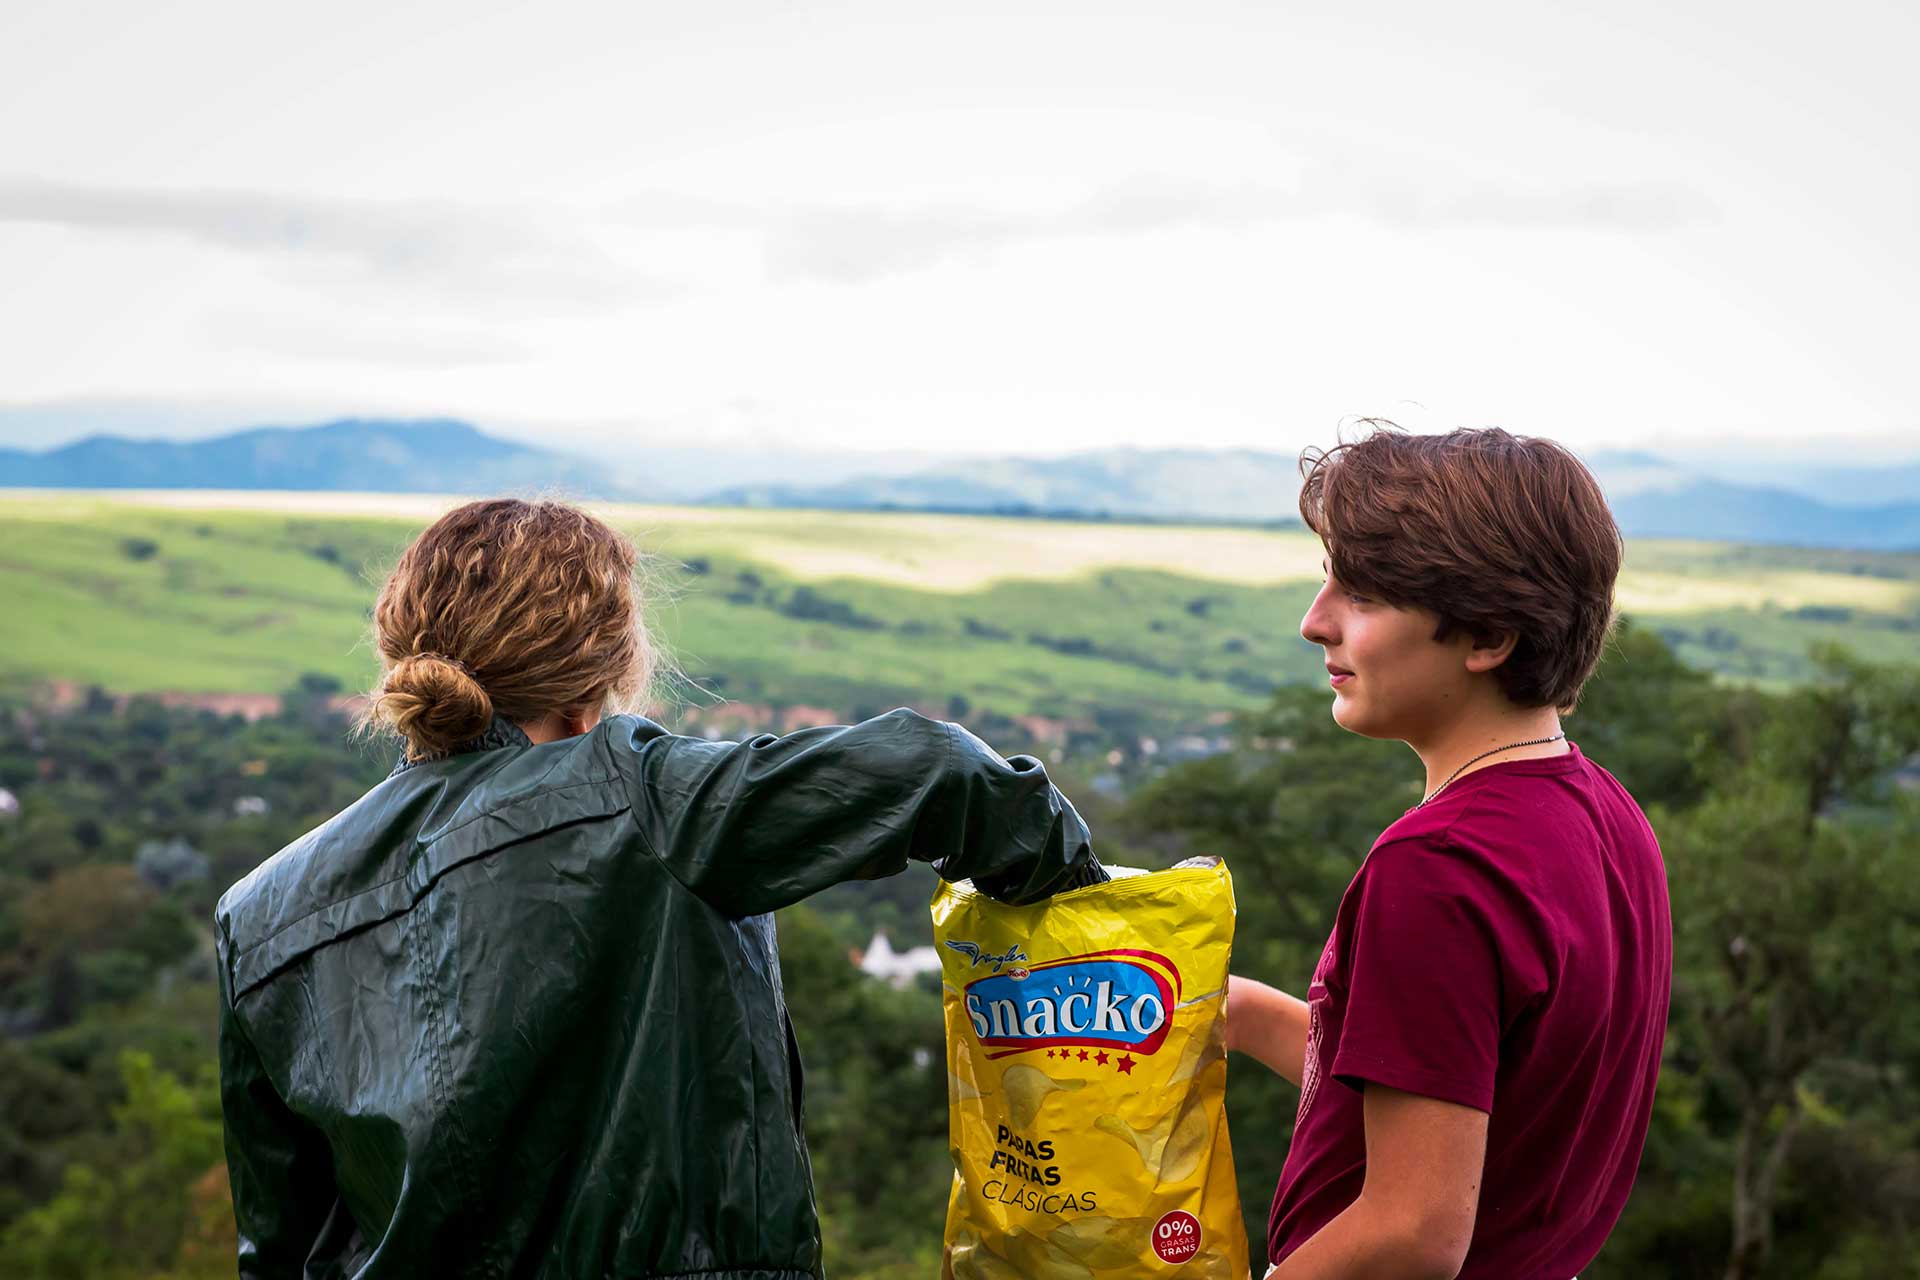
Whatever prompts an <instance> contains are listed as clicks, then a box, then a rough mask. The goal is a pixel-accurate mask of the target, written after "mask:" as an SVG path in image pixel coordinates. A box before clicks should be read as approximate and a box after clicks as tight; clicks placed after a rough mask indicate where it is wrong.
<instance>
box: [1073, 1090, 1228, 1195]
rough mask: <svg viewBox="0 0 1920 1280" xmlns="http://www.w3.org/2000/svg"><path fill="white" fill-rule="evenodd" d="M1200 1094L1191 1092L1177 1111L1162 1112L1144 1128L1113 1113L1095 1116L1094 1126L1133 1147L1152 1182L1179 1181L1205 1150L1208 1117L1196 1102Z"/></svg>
mask: <svg viewBox="0 0 1920 1280" xmlns="http://www.w3.org/2000/svg"><path fill="white" fill-rule="evenodd" d="M1200 1096H1201V1095H1199V1094H1197V1093H1196V1094H1192V1095H1190V1096H1189V1097H1188V1099H1187V1101H1186V1104H1185V1105H1184V1106H1182V1107H1181V1108H1180V1110H1179V1113H1178V1114H1173V1113H1169V1114H1167V1115H1163V1116H1161V1117H1160V1119H1159V1120H1158V1121H1156V1122H1155V1123H1154V1124H1153V1125H1152V1126H1151V1127H1149V1128H1146V1129H1136V1128H1134V1127H1133V1126H1132V1125H1130V1124H1128V1123H1127V1122H1126V1121H1125V1120H1122V1119H1121V1118H1120V1117H1119V1116H1117V1115H1112V1114H1108V1115H1104V1116H1101V1117H1100V1118H1099V1119H1098V1120H1095V1121H1094V1122H1093V1127H1094V1128H1096V1129H1098V1130H1099V1131H1100V1132H1102V1133H1110V1134H1112V1135H1113V1136H1114V1137H1116V1138H1118V1139H1120V1141H1122V1142H1124V1143H1126V1144H1127V1145H1128V1146H1130V1147H1132V1148H1133V1149H1134V1151H1135V1152H1137V1153H1138V1154H1139V1156H1140V1163H1141V1164H1142V1165H1144V1166H1146V1170H1147V1172H1148V1173H1150V1174H1152V1175H1153V1180H1154V1182H1155V1183H1162V1182H1179V1181H1180V1180H1182V1179H1183V1178H1186V1177H1188V1176H1190V1175H1191V1174H1192V1173H1193V1171H1194V1170H1195V1169H1198V1168H1199V1167H1200V1157H1201V1156H1202V1155H1204V1154H1205V1153H1206V1150H1207V1117H1206V1112H1205V1110H1204V1109H1203V1108H1202V1107H1200V1106H1199V1105H1198V1104H1199V1101H1200Z"/></svg>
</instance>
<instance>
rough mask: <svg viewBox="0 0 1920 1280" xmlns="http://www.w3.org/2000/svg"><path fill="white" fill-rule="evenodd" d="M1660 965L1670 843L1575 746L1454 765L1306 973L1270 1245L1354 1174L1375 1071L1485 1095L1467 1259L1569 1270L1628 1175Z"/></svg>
mask: <svg viewBox="0 0 1920 1280" xmlns="http://www.w3.org/2000/svg"><path fill="white" fill-rule="evenodd" d="M1672 977H1673V925H1672V921H1671V919H1670V917H1669V915H1668V909H1667V879H1666V864H1665V863H1664V862H1662V861H1661V857H1660V846H1659V844H1658V843H1657V842H1656V841H1655V840H1654V835H1653V829H1652V828H1651V827H1649V826H1648V825H1647V820H1646V817H1645V816H1644V815H1643V814H1642V813H1641V812H1640V807H1639V806H1638V805H1636V804H1635V803H1634V802H1633V797H1632V796H1629V795H1628V794H1627V792H1626V789H1625V788H1624V787H1622V786H1621V785H1620V784H1619V783H1618V782H1616V781H1614V778H1613V775H1612V774H1610V773H1608V772H1607V771H1606V770H1605V769H1602V768H1601V767H1600V766H1598V765H1596V764H1594V763H1593V762H1592V761H1591V760H1588V759H1587V758H1586V757H1585V756H1584V755H1582V754H1581V753H1580V750H1579V748H1577V747H1575V748H1573V749H1572V750H1571V751H1569V752H1568V753H1567V754H1566V755H1563V756H1553V757H1548V758H1545V759H1538V760H1514V761H1509V762H1505V763H1501V764H1494V765H1490V766H1488V767H1486V768H1484V769H1480V770H1478V771H1476V772H1474V773H1469V774H1467V775H1465V776H1464V777H1461V778H1460V779H1458V780H1457V781H1455V782H1454V783H1453V784H1452V785H1451V786H1449V787H1446V788H1445V789H1444V790H1442V791H1441V793H1440V794H1439V795H1438V796H1437V797H1435V798H1434V800H1433V801H1432V802H1431V803H1430V804H1428V805H1427V806H1426V807H1425V808H1419V809H1411V810H1408V812H1407V814H1406V816H1404V817H1402V818H1401V819H1400V820H1399V821H1397V822H1395V823H1394V824H1393V825H1392V826H1390V827H1388V828H1387V829H1386V830H1385V831H1384V832H1382V833H1381V835H1380V838H1379V840H1377V841H1376V842H1375V843H1374V846H1373V849H1372V850H1371V851H1370V852H1369V853H1368V854H1367V857H1366V860H1365V861H1364V862H1362V863H1361V865H1360V870H1359V871H1358V872H1357V873H1355V875H1354V877H1353V882H1352V883H1351V884H1350V885H1348V886H1347V892H1346V895H1345V896H1344V897H1343V898H1342V899H1341V900H1340V910H1339V912H1338V914H1337V915H1336V916H1335V918H1334V925H1333V932H1332V934H1331V936H1330V937H1328V939H1327V945H1326V949H1325V951H1323V952H1322V954H1321V957H1320V963H1319V965H1318V966H1317V967H1316V968H1315V970H1314V974H1313V984H1312V986H1310V987H1309V988H1308V990H1307V1003H1308V1007H1309V1016H1308V1034H1307V1057H1306V1063H1305V1066H1304V1068H1303V1073H1302V1075H1301V1080H1300V1085H1301V1088H1300V1110H1299V1113H1298V1118H1297V1120H1296V1122H1295V1127H1294V1132H1293V1146H1292V1148H1291V1150H1289V1151H1288V1153H1287V1163H1286V1167H1285V1168H1284V1169H1283V1170H1282V1172H1281V1175H1280V1185H1279V1188H1278V1190H1277V1191H1275V1193H1274V1197H1273V1214H1272V1217H1271V1219H1270V1222H1269V1227H1268V1241H1267V1244H1268V1256H1269V1257H1270V1258H1271V1259H1272V1260H1273V1261H1275V1262H1278V1261H1280V1260H1281V1259H1283V1258H1285V1257H1286V1256H1287V1255H1288V1254H1289V1253H1292V1252H1293V1251H1294V1250H1295V1249H1297V1248H1299V1247H1300V1246H1301V1245H1302V1244H1304V1243H1306V1241H1307V1240H1308V1238H1310V1237H1311V1236H1312V1235H1313V1233H1314V1232H1316V1231H1318V1230H1319V1229H1320V1228H1321V1227H1323V1226H1325V1225H1326V1224H1327V1223H1328V1222H1329V1221H1330V1220H1332V1219H1333V1218H1334V1217H1335V1216H1336V1215H1337V1214H1339V1213H1340V1211H1341V1210H1343V1209H1345V1208H1346V1207H1347V1206H1348V1205H1349V1204H1351V1203H1352V1202H1353V1200H1354V1198H1355V1197H1356V1196H1358V1195H1359V1193H1360V1185H1361V1182H1362V1180H1363V1179H1364V1178H1365V1176H1366V1138H1365V1130H1364V1125H1363V1121H1362V1102H1361V1091H1362V1089H1363V1088H1364V1087H1365V1082H1366V1081H1369V1080H1372V1081H1377V1082H1378V1083H1380V1084H1384V1085H1387V1086H1388V1087H1390V1088H1394V1089H1401V1090H1405V1091H1406V1092H1408V1093H1417V1094H1421V1095H1424V1096H1426V1097H1430V1098H1443V1099H1445V1100H1447V1101H1449V1102H1458V1103H1462V1104H1464V1105H1466V1106H1470V1107H1475V1108H1477V1109H1479V1110H1481V1111H1485V1112H1487V1113H1488V1116H1489V1119H1488V1122H1487V1158H1486V1169H1485V1172H1484V1175H1483V1177H1482V1181H1481V1188H1480V1209H1479V1215H1478V1217H1477V1218H1476V1220H1475V1222H1474V1229H1473V1242H1472V1245H1471V1247H1470V1248H1469V1249H1468V1251H1467V1260H1466V1265H1465V1266H1464V1267H1463V1268H1462V1269H1461V1271H1460V1277H1461V1280H1476V1278H1477V1277H1489V1278H1491V1277H1498V1278H1499V1280H1568V1277H1570V1276H1572V1275H1574V1274H1575V1273H1576V1272H1577V1271H1579V1269H1580V1268H1582V1267H1584V1266H1586V1265H1587V1263H1589V1262H1591V1261H1592V1260H1593V1258H1594V1256H1595V1255H1596V1254H1597V1253H1599V1252H1600V1245H1601V1243H1602V1242H1604V1241H1605V1240H1606V1238H1607V1233H1608V1232H1609V1231H1611V1230H1613V1226H1614V1223H1615V1222H1617V1221H1619V1218H1620V1212H1621V1209H1622V1208H1623V1207H1624V1206H1625V1205H1626V1202H1627V1193H1628V1191H1629V1190H1631V1189H1632V1187H1633V1179H1634V1174H1635V1172H1636V1171H1637V1169H1638V1167H1639V1163H1640V1152H1641V1148H1642V1147H1643V1146H1644V1145H1645V1142H1646V1136H1647V1121H1648V1116H1649V1114H1650V1113H1651V1110H1652V1107H1653V1086H1654V1079H1655V1077H1656V1076H1657V1075H1658V1074H1659V1070H1660V1049H1661V1045H1662V1043H1663V1041H1664V1040H1665V1036H1666V1024H1667V1001H1668V996H1669V992H1670V990H1671V987H1672Z"/></svg>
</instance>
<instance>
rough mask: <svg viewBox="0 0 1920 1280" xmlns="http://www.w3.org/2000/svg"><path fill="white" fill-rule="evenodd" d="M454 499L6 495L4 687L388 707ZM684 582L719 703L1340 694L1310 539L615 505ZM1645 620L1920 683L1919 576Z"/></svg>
mask: <svg viewBox="0 0 1920 1280" xmlns="http://www.w3.org/2000/svg"><path fill="white" fill-rule="evenodd" d="M447 505H448V500H446V499H442V498H438V497H408V496H386V495H371V496H367V495H338V494H277V493H260V494H207V493H175V494H160V493H132V494H123V495H113V496H106V495H95V494H72V493H62V492H32V491H15V492H10V493H0V590H4V592H5V597H4V598H5V602H6V603H5V607H4V609H0V682H4V683H7V684H11V685H19V684H23V683H31V682H34V681H44V680H54V679H58V680H67V681H72V682H76V683H79V684H100V685H103V686H105V687H108V688H110V689H114V690H119V691H152V690H179V691H192V692H264V693H273V692H279V691H281V690H283V689H285V688H287V687H288V686H289V685H291V684H292V683H293V682H294V681H295V680H296V679H297V678H298V677H299V676H300V675H301V674H302V673H303V672H318V673H323V674H326V675H330V676H333V677H335V678H337V679H339V680H340V681H342V683H343V684H344V685H346V686H347V687H348V688H359V687H363V686H364V685H365V683H366V682H367V681H368V680H369V679H370V677H371V675H372V673H373V670H374V662H373V658H372V655H371V653H370V651H369V648H368V646H367V643H366V640H365V627H366V619H367V610H368V608H369V607H370V605H371V603H372V599H373V595H374V591H375V589H376V587H377V584H378V581H379V578H380V575H381V574H382V573H383V572H384V571H385V569H386V568H387V567H388V566H390V565H391V564H392V562H393V560H394V559H395V558H396V557H397V556H398V554H399V552H400V550H401V548H402V547H404V546H405V544H406V542H407V540H408V539H409V538H410V537H411V536H412V534H413V533H414V532H415V531H416V530H418V529H419V528H420V527H421V526H422V525H423V524H424V523H425V522H426V521H428V520H430V519H431V518H432V516H433V515H434V514H435V513H436V512H438V511H439V510H442V509H444V507H445V506H447ZM603 510H604V513H605V514H607V515H608V516H609V517H610V518H611V519H613V520H614V521H615V522H616V523H617V524H619V525H620V526H621V527H622V528H625V529H627V530H628V531H630V532H632V533H633V534H634V535H635V536H636V537H637V538H638V539H639V541H640V542H641V543H642V545H643V546H645V547H647V548H648V549H649V550H650V551H651V552H653V553H654V554H655V556H656V557H657V561H658V566H659V572H658V578H659V581H658V583H657V584H656V595H655V604H654V606H653V610H652V612H653V619H654V623H655V627H656V630H657V631H658V632H659V633H660V634H661V635H662V637H663V638H664V639H665V640H666V642H667V644H668V646H669V647H670V649H671V651H672V652H673V654H674V656H675V657H676V658H677V660H678V662H679V665H680V666H681V667H682V668H683V669H684V670H685V672H686V674H687V676H688V677H689V678H690V679H691V681H692V682H694V683H695V684H697V685H699V686H702V687H704V688H706V689H708V690H710V691H711V692H713V693H715V694H718V695H721V696H724V697H728V698H735V699H741V700H746V701H759V702H775V703H809V704H816V705H821V706H825V707H828V708H832V709H834V710H836V711H839V712H842V713H847V712H851V711H854V710H857V709H870V708H880V707H884V706H887V705H892V704H893V703H896V702H905V701H912V702H918V703H921V704H929V703H931V704H935V705H944V704H945V702H946V700H947V699H948V698H950V697H952V696H954V695H959V696H962V697H965V698H966V699H967V700H968V701H969V702H971V703H972V704H973V705H975V706H980V707H990V708H992V709H993V710H995V711H999V712H1002V713H1004V714H1021V713H1040V714H1046V715H1059V716H1085V715H1090V714H1092V713H1094V712H1096V711H1103V712H1106V713H1108V714H1113V713H1115V712H1120V713H1139V714H1141V715H1144V716H1151V717H1168V718H1173V719H1177V720H1191V719H1194V718H1197V717H1199V716H1202V715H1204V714H1206V713H1207V712H1209V711H1213V710H1220V709H1231V708H1236V707H1242V706H1247V705H1251V704H1253V703H1255V702H1257V701H1259V700H1260V698H1261V697H1262V696H1263V695H1264V693H1265V691H1266V690H1268V689H1269V688H1271V687H1272V685H1273V684H1274V683H1276V682H1284V681H1289V680H1303V679H1315V678H1317V676H1318V674H1319V665H1318V664H1319V660H1318V657H1317V651H1316V650H1314V649H1312V648H1310V647H1309V646H1307V645H1306V644H1305V643H1304V642H1302V641H1301V640H1300V638H1299V636H1298V634H1297V627H1298V623H1299V618H1300V615H1301V613H1302V611H1303V610H1304V608H1305V607H1306V604H1307V602H1308V601H1309V600H1310V599H1311V598H1312V595H1313V592H1314V590H1315V589H1316V587H1317V583H1318V577H1319V560H1320V549H1319V545H1318V543H1317V542H1316V541H1315V540H1314V539H1313V538H1312V537H1311V536H1310V535H1308V534H1305V533H1295V532H1273V531H1264V530H1255V529H1236V528H1221V529H1213V528H1193V527H1173V526H1150V525H1118V524H1105V523H1069V522H1055V521H1037V520H1002V519H989V518H969V517H954V516H931V515H927V516H923V515H891V514H879V515H868V514H839V513H821V512H788V511H733V510H715V509H676V508H649V507H607V508H604V509H603ZM1620 602H1621V607H1622V609H1623V610H1624V611H1625V612H1627V613H1628V614H1630V615H1631V616H1633V617H1634V618H1635V619H1636V620H1637V621H1639V622H1640V623H1642V624H1644V625H1647V626H1651V627H1654V628H1657V629H1659V630H1661V631H1663V632H1665V633H1666V634H1667V635H1668V636H1669V638H1670V639H1672V640H1673V641H1674V642H1675V643H1676V644H1677V645H1678V647H1679V649H1680V651H1681V653H1682V654H1683V656H1685V658H1686V659H1687V660H1688V661H1690V662H1693V663H1695V664H1697V665H1699V666H1702V667H1706V668H1709V669H1712V670H1714V671H1716V672H1719V673H1721V674H1723V675H1725V676H1727V677H1729V678H1734V679H1741V680H1756V681H1761V682H1765V683H1770V684H1777V683H1782V682H1787V681H1791V680H1794V679H1796V678H1798V677H1800V676H1801V675H1803V674H1804V673H1805V671H1806V670H1807V664H1806V656H1805V655H1806V650H1807V646H1808V645H1809V644H1810V643H1811V642H1813V641H1816V640H1823V639H1835V640H1840V641H1843V642H1845V643H1847V644H1849V645H1851V646H1852V647H1853V648H1854V649H1855V650H1856V651H1858V652H1860V653H1861V654H1862V655H1863V656H1867V657H1870V658H1875V659H1879V660H1920V555H1887V554H1876V553H1864V552H1846V551H1813V550H1800V549H1793V548H1772V547H1749V546H1729V545H1721V544H1710V543H1679V542H1649V543H1636V544H1634V545H1633V546H1631V547H1630V548H1629V556H1628V567H1627V571H1626V573H1625V574H1624V575H1623V578H1622V581H1621V587H1620Z"/></svg>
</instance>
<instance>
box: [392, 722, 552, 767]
mask: <svg viewBox="0 0 1920 1280" xmlns="http://www.w3.org/2000/svg"><path fill="white" fill-rule="evenodd" d="M532 745H533V739H532V738H529V737H528V736H527V734H526V730H524V729H522V728H521V727H520V726H519V725H517V724H515V723H514V722H513V721H511V720H509V719H507V718H506V717H505V716H503V715H500V714H499V713H498V712H495V713H494V717H493V723H491V724H489V725H488V726H487V727H486V729H485V730H484V731H483V732H482V733H481V734H480V735H479V736H478V737H475V738H468V739H467V740H466V741H465V742H462V743H461V744H459V745H458V746H456V747H455V748H453V750H451V751H449V752H447V753H446V755H440V756H423V757H422V758H420V759H418V760H409V759H407V758H406V756H404V755H403V756H401V757H400V762H399V763H398V764H396V765H394V766H393V772H392V773H390V774H388V775H387V776H388V777H389V778H392V777H397V776H398V775H400V774H402V773H405V772H406V771H407V770H408V769H411V768H413V767H414V766H415V765H417V764H426V763H428V762H429V761H432V760H445V759H447V758H448V757H450V756H463V755H466V754H467V753H468V752H470V751H494V750H498V749H499V748H501V747H530V746H532Z"/></svg>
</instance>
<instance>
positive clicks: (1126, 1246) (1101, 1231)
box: [1047, 1216, 1153, 1271]
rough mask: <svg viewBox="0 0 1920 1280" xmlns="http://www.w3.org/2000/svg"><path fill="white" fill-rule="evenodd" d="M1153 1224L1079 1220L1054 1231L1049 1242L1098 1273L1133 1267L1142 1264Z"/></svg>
mask: <svg viewBox="0 0 1920 1280" xmlns="http://www.w3.org/2000/svg"><path fill="white" fill-rule="evenodd" d="M1151 1230H1153V1224H1152V1223H1150V1222H1147V1221H1146V1220H1145V1219H1134V1220H1127V1221H1120V1220H1117V1219H1114V1218H1102V1217H1097V1216H1096V1217H1091V1218H1078V1219H1075V1220H1074V1221H1072V1222H1064V1223H1062V1224H1060V1225H1059V1226H1057V1227H1055V1228H1054V1229H1053V1234H1052V1235H1050V1236H1048V1237H1047V1241H1048V1242H1049V1243H1050V1244H1052V1245H1053V1247H1054V1248H1056V1249H1058V1250H1060V1252H1062V1253H1064V1254H1067V1255H1068V1256H1069V1257H1072V1258H1075V1259H1077V1260H1079V1261H1080V1262H1083V1263H1085V1264H1086V1265H1087V1266H1089V1267H1092V1268H1093V1269H1094V1270H1095V1271H1104V1270H1106V1269H1108V1268H1110V1267H1130V1266H1133V1265H1134V1264H1136V1263H1138V1262H1139V1261H1140V1250H1141V1246H1142V1245H1143V1244H1144V1243H1145V1242H1146V1240H1147V1233H1148V1232H1149V1231H1151Z"/></svg>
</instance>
